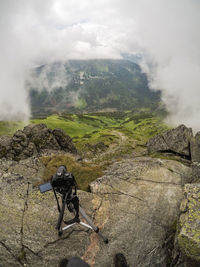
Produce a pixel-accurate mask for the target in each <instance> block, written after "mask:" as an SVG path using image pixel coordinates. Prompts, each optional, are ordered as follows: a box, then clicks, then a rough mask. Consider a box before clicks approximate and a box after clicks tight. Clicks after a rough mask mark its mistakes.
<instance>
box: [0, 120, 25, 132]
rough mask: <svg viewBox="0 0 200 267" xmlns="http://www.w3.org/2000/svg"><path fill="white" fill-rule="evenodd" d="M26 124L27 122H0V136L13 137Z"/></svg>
mask: <svg viewBox="0 0 200 267" xmlns="http://www.w3.org/2000/svg"><path fill="white" fill-rule="evenodd" d="M27 124H28V122H23V121H0V135H13V134H14V133H15V132H16V131H17V130H21V129H23V127H24V126H26V125H27Z"/></svg>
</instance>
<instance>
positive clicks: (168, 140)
mask: <svg viewBox="0 0 200 267" xmlns="http://www.w3.org/2000/svg"><path fill="white" fill-rule="evenodd" d="M192 138H193V133H192V129H191V128H187V127H186V126H185V125H180V126H178V127H177V128H175V129H172V130H168V131H166V132H164V133H163V134H159V135H156V136H154V137H152V138H150V139H149V141H148V142H147V149H148V152H149V153H155V152H173V153H176V154H179V155H181V156H183V157H184V156H186V157H189V158H190V157H191V154H190V142H191V139H192Z"/></svg>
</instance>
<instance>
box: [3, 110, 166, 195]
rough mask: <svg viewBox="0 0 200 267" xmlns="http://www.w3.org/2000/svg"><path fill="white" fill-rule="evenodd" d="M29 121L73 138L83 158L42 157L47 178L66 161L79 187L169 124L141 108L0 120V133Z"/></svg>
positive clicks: (17, 127) (21, 126)
mask: <svg viewBox="0 0 200 267" xmlns="http://www.w3.org/2000/svg"><path fill="white" fill-rule="evenodd" d="M29 123H35V124H37V123H45V124H46V125H47V127H49V128H51V129H55V128H61V129H63V130H64V131H65V132H66V133H67V134H68V135H69V136H70V137H71V138H72V140H73V142H74V144H75V146H76V148H77V150H78V153H79V155H81V157H82V158H83V159H84V161H83V162H82V163H77V162H76V160H75V159H73V158H71V157H70V156H65V157H63V156H60V155H55V156H51V157H42V158H41V161H42V162H43V164H44V165H45V172H44V177H43V180H44V181H46V180H48V179H49V177H50V175H52V174H53V173H54V172H55V170H56V167H58V166H59V165H60V164H67V166H68V168H69V170H71V171H73V173H75V174H76V177H77V181H78V184H79V187H80V189H83V190H88V186H89V184H90V183H91V181H93V180H94V179H96V178H97V177H99V176H101V175H102V174H103V170H105V168H107V166H108V165H109V164H111V163H112V162H114V161H116V160H120V159H121V158H122V157H123V156H124V155H127V154H131V153H133V152H136V153H137V152H138V151H139V152H140V151H141V150H144V149H145V144H146V142H147V140H148V139H149V138H150V137H152V136H154V135H155V134H158V133H161V132H163V131H165V130H167V129H169V127H168V126H167V125H165V124H164V123H163V120H162V118H160V116H158V115H156V114H153V113H152V112H150V111H149V110H148V109H143V110H140V111H126V112H107V113H90V114H55V115H50V116H47V117H46V118H40V119H39V118H37V119H32V120H30V121H29V122H27V123H23V122H8V121H7V122H6V121H4V122H0V135H12V134H13V133H14V132H15V131H16V130H18V129H23V127H24V126H25V125H27V124H29Z"/></svg>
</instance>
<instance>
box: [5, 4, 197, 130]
mask: <svg viewBox="0 0 200 267" xmlns="http://www.w3.org/2000/svg"><path fill="white" fill-rule="evenodd" d="M199 10H200V2H199V1H197V0H176V1H173V0H124V1H120V0H109V1H108V0H94V1H92V2H91V1H89V0H82V1H79V0H73V1H65V0H43V1H39V0H29V1H26V0H18V1H16V2H15V1H11V0H1V2H0V36H1V42H0V58H1V61H0V119H2V118H5V116H6V114H7V115H9V117H12V116H16V114H19V113H20V114H24V117H28V116H29V115H30V112H29V103H28V101H27V92H26V91H25V89H24V86H23V84H24V80H25V79H26V76H27V70H28V69H30V67H31V66H33V65H35V64H41V63H48V62H54V61H58V60H67V59H73V58H74V59H89V58H119V57H120V54H121V53H124V52H125V53H136V52H142V53H144V54H145V55H146V62H143V65H142V66H143V69H144V70H145V71H147V73H148V75H149V76H148V77H149V81H150V83H151V87H152V88H153V89H154V90H155V89H161V90H162V92H163V101H165V103H166V104H167V106H168V108H169V110H170V111H171V116H170V121H171V122H173V123H175V124H178V123H186V124H187V125H189V126H192V127H195V128H196V129H200V122H199V119H198V118H199V115H200V108H199V103H198V98H199V96H200V90H199V84H200V63H199V62H200V50H199V47H200V34H199V29H198V27H199V25H200V16H199ZM147 61H150V63H151V66H152V65H153V66H154V68H153V69H152V68H151V69H149V67H148V66H149V65H148V64H147V63H148V62H147ZM20 116H21V115H20Z"/></svg>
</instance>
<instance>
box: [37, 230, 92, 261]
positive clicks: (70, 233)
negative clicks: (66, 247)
mask: <svg viewBox="0 0 200 267" xmlns="http://www.w3.org/2000/svg"><path fill="white" fill-rule="evenodd" d="M74 232H78V233H80V232H84V233H87V232H88V230H82V229H80V230H77V229H72V230H71V232H69V233H68V235H66V236H63V237H60V238H58V239H55V240H53V241H51V242H47V243H46V244H45V245H44V246H43V248H42V249H41V250H39V251H38V252H36V253H35V255H37V256H38V257H41V256H40V255H39V254H41V253H42V252H43V251H44V250H45V249H46V248H48V246H51V245H54V244H57V243H59V242H61V241H63V240H66V239H68V238H70V236H71V235H72V234H73V233H74Z"/></svg>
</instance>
